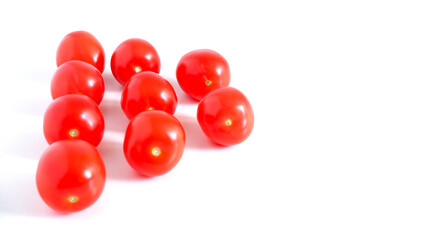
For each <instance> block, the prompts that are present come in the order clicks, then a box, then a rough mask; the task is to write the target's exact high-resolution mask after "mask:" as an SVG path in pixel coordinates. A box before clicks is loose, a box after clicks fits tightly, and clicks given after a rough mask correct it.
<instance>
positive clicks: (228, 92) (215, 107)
mask: <svg viewBox="0 0 439 240" xmlns="http://www.w3.org/2000/svg"><path fill="white" fill-rule="evenodd" d="M197 119H198V123H199V124H200V126H201V129H202V130H203V132H204V133H205V134H206V136H207V137H208V138H209V139H210V140H212V141H213V142H215V143H218V144H221V145H235V144H238V143H241V142H243V141H244V140H245V139H247V138H248V137H249V136H250V133H251V132H252V130H253V125H254V113H253V109H252V106H251V105H250V102H249V101H248V99H247V98H246V97H245V96H244V94H243V93H242V92H241V91H239V90H238V89H235V88H232V87H224V88H220V89H218V90H215V91H214V92H211V93H210V94H208V95H207V96H206V97H205V98H203V100H201V102H200V103H199V105H198V110H197Z"/></svg>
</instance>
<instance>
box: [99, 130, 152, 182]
mask: <svg viewBox="0 0 439 240" xmlns="http://www.w3.org/2000/svg"><path fill="white" fill-rule="evenodd" d="M98 150H99V152H100V153H101V156H102V159H103V160H104V163H105V168H106V172H107V178H108V179H112V180H125V181H135V180H145V179H149V177H145V176H142V175H140V174H139V173H137V172H136V171H135V170H134V169H132V168H131V166H130V165H129V164H128V162H127V161H126V160H125V156H124V154H123V138H122V139H119V140H116V139H114V138H110V137H105V136H104V139H103V140H102V142H101V143H100V144H99V146H98Z"/></svg>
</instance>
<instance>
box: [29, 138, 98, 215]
mask: <svg viewBox="0 0 439 240" xmlns="http://www.w3.org/2000/svg"><path fill="white" fill-rule="evenodd" d="M105 178H106V172H105V165H104V162H103V160H102V158H101V155H100V154H99V152H98V150H97V149H96V147H94V146H93V145H91V144H90V143H88V142H86V141H82V140H61V141H58V142H55V143H53V144H51V145H50V146H49V147H48V148H47V149H46V150H45V151H44V153H43V154H42V156H41V158H40V161H39V162H38V167H37V173H36V185H37V189H38V193H39V194H40V196H41V198H42V199H43V201H44V202H45V203H46V204H47V205H48V206H49V207H51V208H52V209H54V210H56V211H61V212H77V211H81V210H83V209H85V208H87V207H89V206H91V205H92V204H93V203H94V202H96V200H97V199H98V198H99V196H100V195H101V193H102V191H103V190H104V186H105Z"/></svg>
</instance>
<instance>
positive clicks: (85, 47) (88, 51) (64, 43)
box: [56, 31, 105, 73]
mask: <svg viewBox="0 0 439 240" xmlns="http://www.w3.org/2000/svg"><path fill="white" fill-rule="evenodd" d="M71 60H79V61H83V62H86V63H89V64H91V65H93V66H94V67H96V68H97V69H98V70H99V72H101V73H102V72H104V68H105V53H104V48H103V47H102V45H101V43H100V42H99V41H98V40H97V39H96V38H95V36H93V35H92V34H91V33H89V32H86V31H75V32H71V33H69V34H67V35H66V36H65V37H64V38H63V39H62V40H61V43H60V44H59V46H58V49H57V51H56V65H57V66H58V67H59V66H61V64H63V63H65V62H68V61H71Z"/></svg>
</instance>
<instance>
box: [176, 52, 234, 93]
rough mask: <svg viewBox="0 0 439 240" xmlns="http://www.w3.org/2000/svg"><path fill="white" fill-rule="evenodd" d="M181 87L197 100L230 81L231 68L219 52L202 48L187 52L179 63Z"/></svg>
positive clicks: (178, 71)
mask: <svg viewBox="0 0 439 240" xmlns="http://www.w3.org/2000/svg"><path fill="white" fill-rule="evenodd" d="M177 81H178V84H179V85H180V87H181V89H183V91H185V92H186V93H187V94H189V96H191V97H193V98H194V99H196V100H198V101H199V100H201V99H202V98H203V97H204V96H206V95H207V94H208V93H210V92H212V91H214V90H216V89H218V88H221V87H225V86H229V83H230V68H229V64H228V63H227V61H226V59H225V58H224V57H223V56H221V55H220V54H219V53H217V52H215V51H212V50H209V49H200V50H195V51H192V52H189V53H187V54H185V55H184V56H183V57H182V58H181V59H180V62H179V63H178V65H177Z"/></svg>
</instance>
